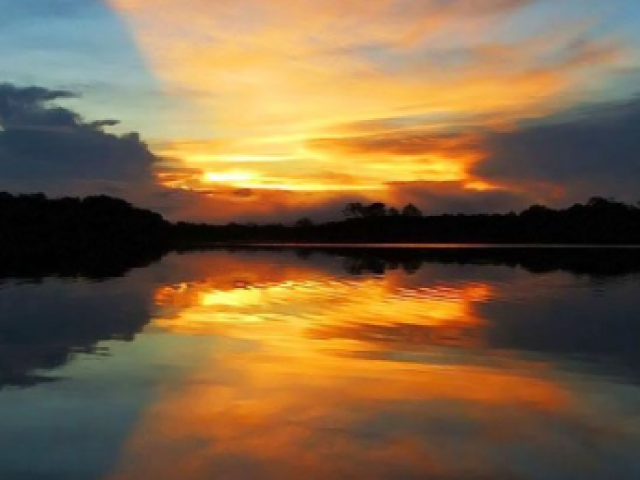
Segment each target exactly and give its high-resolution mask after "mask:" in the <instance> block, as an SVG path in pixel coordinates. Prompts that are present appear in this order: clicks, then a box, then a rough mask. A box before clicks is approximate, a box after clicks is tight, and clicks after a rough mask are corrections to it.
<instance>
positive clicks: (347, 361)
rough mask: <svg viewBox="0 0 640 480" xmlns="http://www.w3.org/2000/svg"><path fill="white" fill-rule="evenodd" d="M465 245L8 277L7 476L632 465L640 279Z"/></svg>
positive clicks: (484, 474) (603, 265) (625, 271)
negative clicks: (436, 252)
mask: <svg viewBox="0 0 640 480" xmlns="http://www.w3.org/2000/svg"><path fill="white" fill-rule="evenodd" d="M465 255H466V254H465ZM474 255H475V254H474ZM463 257H464V258H460V257H457V258H452V257H451V256H447V255H445V256H444V257H435V258H434V257H433V256H430V255H423V256H420V255H418V254H416V253H415V252H414V253H407V252H406V251H398V252H396V253H395V254H390V253H389V252H385V253H381V252H378V253H376V252H372V251H368V252H359V253H354V252H345V251H338V250H336V251H334V252H332V253H331V252H313V251H310V250H309V251H297V252H296V251H290V250H281V251H251V250H246V251H236V252H227V251H213V252H202V253H189V254H182V255H178V254H173V255H170V256H168V257H166V258H165V259H164V260H162V261H161V262H159V263H157V264H154V265H152V266H150V267H148V268H145V269H137V270H132V271H130V272H129V273H128V274H127V276H125V277H122V278H115V279H101V280H95V279H94V280H84V279H81V278H77V279H69V278H45V279H40V280H37V281H35V280H33V279H31V280H30V279H16V278H5V279H3V280H1V281H0V479H3V480H4V479H7V480H26V479H28V480H36V479H37V480H40V479H42V480H51V479H56V480H58V479H60V480H62V479H64V480H75V479H83V480H84V479H105V480H107V479H109V480H129V479H147V478H148V479H154V480H163V479H184V480H192V479H197V480H200V479H203V480H204V479H242V480H244V479H249V480H250V479H267V480H271V479H274V480H276V479H277V480H289V479H291V480H294V479H295V480H297V479H301V478H302V479H305V480H315V479H318V480H320V479H322V480H325V479H327V480H328V479H332V480H333V479H366V480H378V479H379V480H382V479H385V480H386V479H394V480H396V479H400V480H404V479H427V478H429V479H447V480H449V479H456V480H462V479H477V480H480V479H482V480H488V479H496V480H497V479H518V480H520V479H526V480H528V479H536V480H538V479H539V480H554V479H634V478H640V455H639V452H640V275H639V274H638V273H637V272H636V271H635V270H634V269H633V268H625V265H627V266H628V263H626V262H618V263H616V262H615V261H613V260H612V261H608V260H607V259H606V258H604V259H603V258H598V259H593V260H594V265H593V268H590V267H589V261H590V260H589V259H588V258H587V259H586V260H585V259H584V258H583V259H582V260H580V261H579V262H577V263H576V261H573V260H572V261H568V260H567V258H568V257H566V256H562V258H559V259H557V262H556V263H554V261H553V259H550V258H546V259H537V260H536V261H530V262H526V261H525V262H521V261H516V260H514V259H513V258H511V257H509V258H506V257H505V258H502V259H501V258H498V257H496V256H495V255H494V256H492V257H490V258H480V259H478V260H477V261H474V257H473V256H472V255H471V254H469V255H466V256H464V255H463ZM532 258H533V257H532ZM596 260H597V261H596ZM612 265H618V267H620V268H617V267H616V268H612Z"/></svg>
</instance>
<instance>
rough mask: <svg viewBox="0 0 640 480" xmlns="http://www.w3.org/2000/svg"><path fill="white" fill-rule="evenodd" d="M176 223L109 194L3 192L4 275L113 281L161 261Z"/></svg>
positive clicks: (0, 244)
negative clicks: (54, 195) (57, 195)
mask: <svg viewBox="0 0 640 480" xmlns="http://www.w3.org/2000/svg"><path fill="white" fill-rule="evenodd" d="M169 229H170V225H169V223H168V222H166V221H165V220H164V219H163V218H162V216H160V215H159V214H157V213H154V212H150V211H147V210H142V209H138V208H135V207H133V206H132V205H130V204H129V203H127V202H125V201H124V200H120V199H115V198H111V197H107V196H96V197H87V198H85V199H79V198H62V199H48V198H47V197H45V196H44V195H42V194H35V195H19V196H14V195H10V194H7V193H0V276H5V277H6V276H16V275H17V276H36V277H37V276H45V275H47V274H60V275H67V276H74V275H82V276H88V277H108V276H116V275H118V274H121V273H124V272H125V271H126V270H127V269H128V268H131V267H134V266H143V265H146V264H149V263H151V262H152V261H154V260H156V259H159V258H160V257H161V256H162V254H163V253H164V252H165V251H166V248H167V241H168V237H169Z"/></svg>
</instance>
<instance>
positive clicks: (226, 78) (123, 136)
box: [0, 0, 640, 221]
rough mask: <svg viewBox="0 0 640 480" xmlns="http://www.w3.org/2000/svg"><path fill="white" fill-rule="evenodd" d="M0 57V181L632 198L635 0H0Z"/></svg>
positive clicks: (637, 100) (32, 186)
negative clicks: (0, 59)
mask: <svg viewBox="0 0 640 480" xmlns="http://www.w3.org/2000/svg"><path fill="white" fill-rule="evenodd" d="M0 58H2V69H1V70H0V190H9V191H13V192H31V191H45V192H47V193H50V194H52V195H62V194H74V195H76V194H79V195H84V194H89V193H107V194H112V195H117V196H122V197H125V198H128V199H130V200H132V201H134V202H136V203H139V204H141V205H144V206H146V207H150V208H154V209H156V210H158V211H160V212H162V213H163V214H165V215H166V216H167V217H169V218H171V219H177V218H180V219H189V220H193V219H198V220H208V221H230V220H241V221H245V220H251V221H273V220H282V221H290V220H294V219H296V218H299V217H302V216H310V217H312V218H315V219H327V218H332V217H336V216H338V215H339V212H340V210H341V207H342V205H343V204H344V203H346V202H348V201H355V200H358V201H376V200H380V201H384V202H387V203H389V204H394V205H403V204H405V203H408V202H413V203H415V204H417V205H419V206H420V207H421V208H422V209H423V210H425V211H426V212H429V213H440V212H445V211H446V212H453V213H457V212H478V211H498V212H502V211H509V210H512V209H520V208H522V207H524V206H526V205H528V204H531V203H548V204H552V205H566V204H569V203H571V202H575V201H583V200H586V199H587V198H588V197H589V196H592V195H602V196H609V197H617V198H619V199H622V200H627V201H637V200H640V97H638V91H639V90H640V88H639V87H638V86H639V85H640V83H639V82H638V80H639V79H640V2H638V1H635V0H610V1H608V2H603V1H602V0H19V1H18V0H0ZM33 87H36V88H33ZM112 119H113V120H112ZM129 132H136V133H135V134H129Z"/></svg>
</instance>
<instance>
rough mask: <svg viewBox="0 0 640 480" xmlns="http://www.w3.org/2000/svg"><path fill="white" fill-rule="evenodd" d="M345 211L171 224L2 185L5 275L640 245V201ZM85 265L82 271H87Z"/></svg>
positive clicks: (96, 202)
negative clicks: (320, 252)
mask: <svg viewBox="0 0 640 480" xmlns="http://www.w3.org/2000/svg"><path fill="white" fill-rule="evenodd" d="M343 214H344V216H345V218H344V219H343V220H340V221H333V222H327V223H321V224H315V223H313V222H312V221H311V220H309V219H302V220H300V221H298V222H296V223H295V224H293V225H284V224H270V225H256V224H237V223H229V224H227V225H210V224H202V223H200V224H198V223H186V222H178V223H170V222H168V221H166V220H165V219H164V218H163V217H162V216H161V215H160V214H158V213H155V212H152V211H149V210H144V209H140V208H136V207H135V206H133V205H131V204H130V203H128V202H126V201H124V200H121V199H117V198H112V197H108V196H92V197H87V198H83V199H81V198H60V199H50V198H47V197H46V196H45V195H43V194H31V195H11V194H8V193H0V276H2V275H3V274H5V276H6V275H7V274H8V273H10V272H11V271H12V269H13V270H15V271H22V272H24V271H25V269H28V268H29V267H33V268H34V271H43V270H44V271H46V270H47V269H49V270H51V271H52V272H60V273H61V274H70V275H73V274H74V272H75V273H83V274H87V275H88V276H98V277H99V276H109V275H111V274H117V273H118V272H119V271H125V270H126V269H127V268H129V267H130V266H138V265H140V266H143V265H146V264H149V263H151V262H153V261H154V260H157V259H159V258H160V257H161V256H162V255H163V254H165V253H167V252H169V251H171V250H180V249H190V248H194V247H210V246H216V245H218V246H219V245H241V244H248V245H255V244H265V243H268V244H278V243H280V244H282V243H285V244H289V243H300V244H310V243H313V244H332V243H341V244H342V243H343V244H357V243H365V244H369V243H370V244H376V243H456V244H468V243H487V244H607V245H624V244H640V208H639V207H638V206H635V205H629V204H625V203H622V202H617V201H614V200H609V199H604V198H592V199H591V200H589V201H588V202H587V203H585V204H575V205H573V206H571V207H569V208H566V209H558V210H556V209H551V208H547V207H544V206H540V205H534V206H532V207H529V208H527V209H526V210H524V211H522V212H520V213H514V212H510V213H506V214H479V215H468V214H457V215H452V214H449V215H435V216H426V215H423V214H422V212H420V210H419V209H418V208H417V207H415V206H413V205H407V206H405V207H403V208H400V209H397V208H395V207H388V206H387V205H385V204H383V203H372V204H369V205H364V204H360V203H350V204H348V205H346V207H345V208H344V211H343ZM81 270H82V272H81Z"/></svg>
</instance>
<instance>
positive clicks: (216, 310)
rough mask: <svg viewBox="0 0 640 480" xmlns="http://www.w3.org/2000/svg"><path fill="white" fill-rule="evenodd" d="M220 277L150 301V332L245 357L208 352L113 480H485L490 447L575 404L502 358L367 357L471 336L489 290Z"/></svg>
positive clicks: (491, 467) (162, 292) (171, 389)
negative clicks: (209, 342)
mask: <svg viewBox="0 0 640 480" xmlns="http://www.w3.org/2000/svg"><path fill="white" fill-rule="evenodd" d="M239 262H240V265H242V260H241V259H240V260H239ZM227 266H228V267H229V269H228V270H227V271H225V270H219V271H218V272H219V273H217V274H215V275H214V276H213V277H212V278H211V280H210V281H201V282H193V283H178V284H175V285H172V286H165V287H162V288H161V289H159V290H158V292H157V295H156V301H157V303H158V310H157V318H156V320H155V322H154V328H155V329H157V330H159V331H166V332H170V333H172V334H191V333H198V334H213V335H217V336H219V337H222V338H228V339H229V341H231V342H234V341H236V340H240V341H243V342H244V341H246V340H250V341H251V343H250V345H253V346H252V347H251V348H250V349H248V350H247V349H246V348H245V347H242V348H239V350H235V349H233V348H232V349H227V350H224V351H219V350H217V349H215V348H214V349H213V350H211V352H210V353H209V355H208V356H206V357H205V358H201V359H199V360H198V361H197V362H196V363H197V366H195V367H194V369H193V371H192V372H191V373H190V374H189V375H188V376H187V377H186V378H184V379H182V380H181V381H180V382H179V384H178V385H175V386H170V385H167V388H163V389H162V391H163V393H162V395H161V397H160V399H159V400H158V402H157V403H156V404H154V405H153V406H152V407H151V408H150V409H149V411H148V412H147V414H146V416H145V417H144V418H143V420H142V421H141V422H140V424H139V425H138V426H137V428H136V430H135V431H134V433H133V435H132V437H131V439H130V441H129V443H128V445H127V448H126V451H125V455H124V457H123V463H122V466H121V468H120V469H119V470H117V473H116V474H114V476H113V477H112V478H113V479H118V480H124V479H129V478H131V479H133V478H140V477H153V478H157V479H165V478H166V479H169V478H189V479H205V478H212V477H219V476H225V477H229V478H261V479H274V480H275V479H288V478H291V479H294V478H299V477H300V476H301V475H304V476H307V477H310V478H317V479H334V478H335V479H338V478H367V479H386V478H414V477H416V478H424V476H425V475H430V476H431V477H432V478H474V476H478V477H482V478H493V477H491V475H494V474H496V472H500V471H501V470H500V468H501V467H500V465H499V464H496V463H494V462H493V461H492V457H491V456H492V453H491V452H492V450H494V449H495V450H498V449H499V448H500V446H501V444H502V443H505V442H508V441H511V440H512V439H513V438H514V437H518V435H519V433H518V427H517V426H514V424H513V423H512V422H514V421H517V422H519V423H518V424H519V425H520V426H522V425H523V424H528V427H530V428H533V429H535V419H536V418H538V417H539V416H542V415H556V414H557V415H562V413H561V412H563V411H565V410H566V409H567V408H568V407H569V405H570V404H571V402H572V400H571V398H570V396H569V395H568V394H567V392H565V391H564V389H563V388H562V387H561V386H560V385H558V384H556V383H555V382H554V381H551V380H550V379H548V378H546V376H547V373H548V371H547V370H546V369H544V368H541V369H539V370H537V371H536V370H534V371H532V372H529V373H528V374H524V373H523V371H522V370H521V369H520V368H519V366H520V364H519V363H518V362H517V361H515V360H514V361H513V362H512V361H507V360H505V362H504V364H503V366H502V367H501V368H496V367H493V366H491V365H481V364H475V363H474V361H473V359H472V357H468V356H467V355H468V354H467V353H464V351H462V350H455V351H452V353H451V354H447V355H446V356H439V355H441V354H438V353H437V352H436V351H434V355H435V356H434V357H433V358H432V360H433V362H407V361H389V359H386V360H385V361H378V360H376V358H375V356H374V355H370V356H367V355H366V354H364V352H365V351H367V350H369V351H372V352H374V351H377V350H389V351H394V352H395V353H398V354H401V353H402V351H403V349H406V350H407V351H411V350H414V349H415V348H416V347H419V348H426V347H427V345H426V344H425V343H428V342H424V340H426V338H425V337H424V334H423V330H422V329H427V330H428V329H432V330H430V331H433V332H440V333H439V335H441V338H442V339H443V340H444V339H446V338H448V336H449V335H450V334H451V332H455V331H457V332H458V333H459V332H460V330H462V329H469V330H472V331H474V332H480V331H481V330H482V328H483V325H484V320H483V319H482V318H481V317H479V316H478V315H477V313H476V312H475V306H474V305H475V304H476V303H477V302H483V301H486V300H488V299H489V298H491V296H492V295H493V294H494V292H493V291H492V288H491V287H489V286H486V285H482V284H478V283H469V284H468V285H462V286H454V285H448V284H439V283H438V282H434V285H425V286H421V287H407V286H403V285H402V282H400V281H398V278H397V275H395V276H391V277H389V278H380V277H358V278H354V277H347V278H341V277H334V276H331V275H328V274H326V273H322V274H320V275H319V272H315V275H314V276H312V277H311V278H309V275H308V274H305V273H304V272H302V271H299V272H298V273H297V274H296V273H293V275H292V277H291V278H290V279H289V280H287V279H278V280H274V279H272V278H271V277H270V272H271V270H270V268H269V267H267V266H265V267H266V268H265V270H264V271H261V266H260V264H259V263H258V264H257V265H256V268H255V269H254V270H253V272H252V275H253V276H254V277H257V278H256V279H255V280H254V281H253V282H244V281H243V282H241V283H238V278H239V277H238V276H237V272H236V271H235V269H234V268H233V267H232V266H231V265H230V264H228V265H227ZM276 272H277V271H274V273H275V274H276V275H277V273H276ZM225 279H226V280H225ZM396 282H397V283H396ZM165 312H167V313H169V315H167V316H164V315H163V314H164V313H165ZM247 322H249V323H247ZM413 331H415V332H417V334H416V335H413V333H411V332H413ZM407 335H408V337H407ZM405 337H406V338H405ZM434 338H436V337H431V338H430V339H429V340H430V341H433V339H434ZM411 339H412V340H414V341H415V344H413V345H412V344H411V342H410V341H409V340H411ZM436 343H438V342H436ZM442 344H444V345H446V344H447V342H445V341H443V342H442ZM245 345H246V344H245ZM464 345H465V346H467V347H473V346H474V345H469V344H464ZM455 352H457V353H455ZM345 353H346V355H345ZM505 365H506V366H507V367H506V368H505ZM505 409H506V410H508V411H509V412H511V414H510V415H507V417H508V421H506V420H505V417H504V413H505V411H506V410H505ZM469 424H471V425H474V427H473V432H472V433H469V434H468V435H463V436H460V434H459V433H458V432H459V431H460V429H461V428H466V427H464V426H465V425H469ZM497 432H502V433H501V434H498V433H497ZM454 443H455V448H452V445H453V444H454ZM478 445H486V447H479V446H478ZM540 448H542V449H546V448H547V446H544V445H543V446H541V447H540ZM157 451H162V452H163V454H162V455H160V456H154V458H153V461H151V462H148V461H145V458H148V457H147V455H149V454H150V452H157ZM460 452H465V456H464V459H462V460H461V459H460V458H459V455H460Z"/></svg>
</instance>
